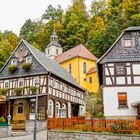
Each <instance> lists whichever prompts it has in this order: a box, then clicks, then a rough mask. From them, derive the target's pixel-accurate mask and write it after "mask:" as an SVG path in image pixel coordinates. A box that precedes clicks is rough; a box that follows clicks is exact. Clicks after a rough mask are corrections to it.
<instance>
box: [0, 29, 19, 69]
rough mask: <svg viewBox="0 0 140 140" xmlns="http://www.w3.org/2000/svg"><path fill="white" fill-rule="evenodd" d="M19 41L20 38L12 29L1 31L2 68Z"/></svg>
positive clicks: (0, 57)
mask: <svg viewBox="0 0 140 140" xmlns="http://www.w3.org/2000/svg"><path fill="white" fill-rule="evenodd" d="M18 43H19V38H18V37H17V36H16V34H14V33H13V32H11V31H5V32H4V33H0V68H1V67H2V66H3V65H4V63H5V61H6V60H7V59H8V57H9V56H10V55H11V53H12V52H13V51H14V49H15V47H16V46H17V44H18Z"/></svg>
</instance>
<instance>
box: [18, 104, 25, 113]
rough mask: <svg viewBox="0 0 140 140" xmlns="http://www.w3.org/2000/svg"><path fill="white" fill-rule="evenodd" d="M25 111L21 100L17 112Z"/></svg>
mask: <svg viewBox="0 0 140 140" xmlns="http://www.w3.org/2000/svg"><path fill="white" fill-rule="evenodd" d="M23 111H24V106H23V103H22V102H19V103H18V106H17V114H23Z"/></svg>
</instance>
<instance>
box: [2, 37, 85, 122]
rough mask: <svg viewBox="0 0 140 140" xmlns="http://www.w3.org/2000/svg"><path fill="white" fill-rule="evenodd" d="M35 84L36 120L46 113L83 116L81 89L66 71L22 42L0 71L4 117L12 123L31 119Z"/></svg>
mask: <svg viewBox="0 0 140 140" xmlns="http://www.w3.org/2000/svg"><path fill="white" fill-rule="evenodd" d="M36 82H40V87H39V94H38V119H39V120H45V119H46V114H47V112H46V111H47V110H48V117H50V118H58V117H67V118H71V117H73V116H80V115H81V116H82V115H83V113H84V101H83V93H84V90H83V89H82V88H81V87H80V86H79V85H78V84H77V83H76V82H75V80H74V79H73V77H72V76H71V75H70V74H69V72H67V70H65V69H64V68H62V67H61V66H60V65H59V64H57V63H56V62H55V61H53V60H52V59H50V58H48V57H47V56H46V55H45V54H44V53H43V52H40V51H39V50H37V49H36V48H34V47H33V46H32V45H30V44H29V43H27V42H26V41H24V40H21V41H20V43H19V44H18V46H17V48H16V49H15V51H14V52H13V54H12V55H11V56H10V58H9V59H8V60H7V62H6V63H5V65H4V67H3V68H2V69H1V71H0V92H1V94H5V95H7V96H6V97H7V98H6V101H7V103H6V105H7V107H6V108H7V114H10V115H11V116H12V120H15V121H16V120H23V121H26V120H32V119H34V117H35V99H36V98H35V97H36V92H37V88H36V86H35V84H36ZM48 95H49V96H48ZM47 96H48V97H47ZM48 98H49V99H48ZM0 107H1V105H0ZM62 109H63V114H62V113H61V111H62ZM0 110H1V109H0ZM5 116H6V115H5Z"/></svg>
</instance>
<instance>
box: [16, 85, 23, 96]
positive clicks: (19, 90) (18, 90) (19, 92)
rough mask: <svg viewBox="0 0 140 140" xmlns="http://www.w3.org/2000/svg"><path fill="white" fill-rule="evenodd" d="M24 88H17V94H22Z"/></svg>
mask: <svg viewBox="0 0 140 140" xmlns="http://www.w3.org/2000/svg"><path fill="white" fill-rule="evenodd" d="M22 90H23V88H21V87H17V88H15V92H16V95H17V96H21V93H22Z"/></svg>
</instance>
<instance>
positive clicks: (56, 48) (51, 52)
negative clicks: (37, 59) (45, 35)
mask: <svg viewBox="0 0 140 140" xmlns="http://www.w3.org/2000/svg"><path fill="white" fill-rule="evenodd" d="M62 51H63V50H62V47H61V45H60V44H59V43H58V36H57V34H56V32H55V31H54V32H53V34H52V35H51V37H50V44H49V45H48V46H47V47H46V49H45V54H46V55H47V56H48V57H50V58H51V59H54V58H55V57H56V56H57V55H59V54H61V53H62Z"/></svg>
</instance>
